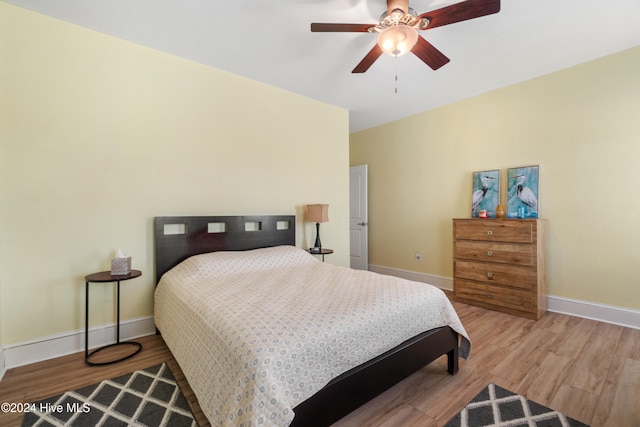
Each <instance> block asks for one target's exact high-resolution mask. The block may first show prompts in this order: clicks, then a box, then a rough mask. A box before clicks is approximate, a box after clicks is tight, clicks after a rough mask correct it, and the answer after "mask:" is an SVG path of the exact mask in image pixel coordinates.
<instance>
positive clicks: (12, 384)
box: [0, 303, 640, 427]
mask: <svg viewBox="0 0 640 427" xmlns="http://www.w3.org/2000/svg"><path fill="white" fill-rule="evenodd" d="M454 307H455V308H456V310H457V311H458V314H459V315H460V318H461V319H462V322H463V324H464V325H465V328H466V329H467V332H468V333H469V335H470V337H471V341H472V353H471V358H470V360H469V361H463V360H461V362H460V372H459V373H458V374H457V375H455V376H451V375H449V374H447V372H446V358H444V357H443V358H440V359H438V360H437V361H435V362H434V363H432V364H431V365H429V366H427V367H425V368H423V369H421V370H420V371H418V372H416V373H415V374H413V375H412V376H410V377H409V378H407V379H405V380H404V381H402V382H401V383H399V384H398V385H396V386H394V387H393V388H391V389H390V390H388V391H387V392H385V393H383V394H382V395H380V396H378V397H377V398H375V399H374V400H372V401H371V402H369V403H367V404H365V405H364V406H362V407H360V408H359V409H357V410H356V411H354V412H353V413H351V414H349V415H348V416H346V417H345V418H343V419H342V420H340V421H339V422H337V423H336V424H335V427H347V426H376V427H378V426H394V427H395V426H400V425H402V426H420V427H423V426H434V427H438V426H442V425H443V424H444V423H446V421H447V420H448V419H450V418H451V417H452V416H454V415H455V414H456V413H457V412H458V411H459V410H460V409H461V408H462V407H463V406H464V405H465V404H466V403H467V402H468V401H469V400H470V399H471V398H472V397H473V396H475V395H476V394H477V393H478V392H479V391H480V390H482V388H484V387H485V386H486V385H487V384H488V383H490V382H493V383H495V384H498V385H500V386H502V387H504V388H507V389H509V390H511V391H513V392H516V393H519V394H521V395H523V396H526V397H527V398H529V399H531V400H534V401H536V402H538V403H541V404H543V405H546V406H549V407H551V408H553V409H556V410H558V411H561V412H563V413H565V414H566V415H568V416H570V417H573V418H575V419H577V420H579V421H582V422H584V423H586V424H589V425H592V426H593V427H599V426H603V427H638V426H640V330H636V329H630V328H624V327H621V326H615V325H610V324H606V323H601V322H597V321H593V320H588V319H581V318H577V317H572V316H566V315H561V314H556V313H547V314H545V315H544V316H543V317H542V318H541V319H540V320H538V321H533V320H528V319H523V318H520V317H515V316H511V315H508V314H503V313H498V312H493V311H489V310H485V309H482V308H478V307H473V306H470V305H466V304H461V303H454ZM138 341H140V342H142V344H143V350H142V352H140V353H139V354H138V355H136V356H134V357H133V358H132V359H129V360H126V361H124V362H120V363H118V364H115V365H110V366H105V367H88V366H86V365H85V364H84V359H83V357H84V355H83V353H78V354H74V355H70V356H65V357H61V358H58V359H54V360H49V361H45V362H41V363H36V364H33V365H28V366H24V367H20V368H15V369H11V370H9V371H7V373H6V374H5V377H4V378H3V380H2V381H1V382H0V402H34V401H37V400H39V399H42V398H45V397H48V396H52V395H56V394H59V393H61V392H63V391H66V390H73V389H76V388H79V387H82V386H85V385H89V384H94V383H97V382H99V381H102V380H104V379H107V378H112V377H115V376H117V375H121V374H124V373H128V372H132V371H134V370H137V369H141V368H145V367H148V366H152V365H155V364H158V363H161V362H164V361H166V362H168V364H169V366H170V368H171V370H172V372H173V373H174V375H175V376H176V379H177V380H178V382H179V384H180V386H181V388H182V390H183V392H184V393H185V395H186V396H187V399H188V400H189V402H190V404H191V405H192V409H193V412H194V414H195V416H196V419H197V420H198V422H199V423H200V424H201V425H202V426H203V427H204V426H208V425H209V424H208V422H207V421H206V419H205V418H204V416H203V414H202V412H201V411H200V408H199V406H198V403H197V400H196V399H195V397H194V395H193V393H192V392H191V389H190V388H189V385H188V384H187V383H186V380H185V378H184V376H183V375H182V372H181V371H180V368H179V367H178V365H177V363H176V361H175V360H174V359H173V357H172V355H171V353H170V352H169V350H168V349H167V347H166V345H165V344H164V341H163V340H162V338H161V337H159V336H148V337H144V338H142V339H140V340H138ZM105 356H107V357H108V356H113V354H111V355H108V354H105ZM21 418H22V417H21V415H20V414H4V413H0V425H1V426H18V425H20V421H21Z"/></svg>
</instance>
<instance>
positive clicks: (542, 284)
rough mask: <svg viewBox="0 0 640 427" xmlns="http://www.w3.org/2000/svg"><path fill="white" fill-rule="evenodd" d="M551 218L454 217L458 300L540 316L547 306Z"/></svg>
mask: <svg viewBox="0 0 640 427" xmlns="http://www.w3.org/2000/svg"><path fill="white" fill-rule="evenodd" d="M545 248H546V221H545V220H543V219H454V220H453V290H454V295H455V299H456V301H460V302H464V303H467V304H472V305H477V306H480V307H484V308H489V309H492V310H498V311H503V312H505V313H510V314H515V315H518V316H524V317H528V318H531V319H539V318H540V317H541V316H542V315H543V314H544V313H545V311H546V310H547V269H546V249H545Z"/></svg>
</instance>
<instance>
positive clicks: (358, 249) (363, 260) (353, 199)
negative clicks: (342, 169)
mask: <svg viewBox="0 0 640 427" xmlns="http://www.w3.org/2000/svg"><path fill="white" fill-rule="evenodd" d="M368 221H369V219H368V213H367V165H360V166H352V167H350V168H349V242H350V246H351V250H350V252H351V268H355V269H357V270H368V269H369V237H368V228H369V227H368Z"/></svg>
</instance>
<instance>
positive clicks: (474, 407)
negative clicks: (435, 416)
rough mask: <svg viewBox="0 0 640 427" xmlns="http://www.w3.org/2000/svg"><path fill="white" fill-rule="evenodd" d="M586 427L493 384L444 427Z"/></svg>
mask: <svg viewBox="0 0 640 427" xmlns="http://www.w3.org/2000/svg"><path fill="white" fill-rule="evenodd" d="M476 426H478V427H479V426H486V427H489V426H496V427H498V426H500V427H512V426H513V427H515V426H518V427H519V426H523V427H524V426H526V427H529V426H537V427H542V426H544V427H555V426H558V427H560V426H564V427H567V426H571V427H578V426H579V427H585V426H586V427H588V426H587V425H586V424H583V423H581V422H580V421H576V420H574V419H573V418H569V417H567V416H566V415H563V414H561V413H560V412H557V411H554V410H553V409H549V408H547V407H546V406H542V405H540V404H538V403H536V402H533V401H531V400H528V399H527V398H525V397H522V396H520V395H517V394H515V393H512V392H510V391H509V390H506V389H504V388H501V387H499V386H497V385H495V384H489V385H488V386H487V387H485V389H484V390H482V391H481V392H480V393H479V394H478V395H477V396H476V397H474V398H473V399H472V400H471V402H469V403H468V404H467V406H465V407H464V409H463V410H462V411H460V412H459V413H458V414H457V415H456V416H455V417H453V418H452V419H451V421H449V422H448V423H447V424H446V426H445V427H476Z"/></svg>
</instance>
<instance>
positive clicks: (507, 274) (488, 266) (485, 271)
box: [454, 261, 536, 291]
mask: <svg viewBox="0 0 640 427" xmlns="http://www.w3.org/2000/svg"><path fill="white" fill-rule="evenodd" d="M454 270H455V274H456V279H467V280H474V281H477V282H487V283H489V284H494V285H506V286H511V287H514V288H520V289H525V290H528V291H531V290H532V289H533V285H534V283H535V276H536V274H535V271H534V270H533V267H523V266H515V265H508V264H495V263H488V262H470V261H455V268H454Z"/></svg>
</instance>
